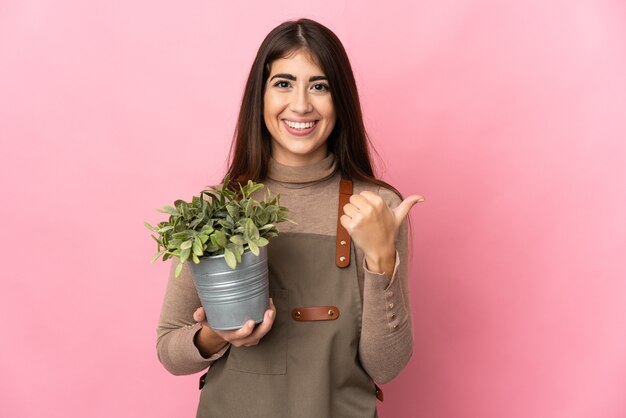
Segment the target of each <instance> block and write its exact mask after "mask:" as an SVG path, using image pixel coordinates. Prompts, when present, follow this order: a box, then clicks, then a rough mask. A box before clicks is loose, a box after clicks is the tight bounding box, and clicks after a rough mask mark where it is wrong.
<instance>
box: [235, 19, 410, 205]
mask: <svg viewBox="0 0 626 418" xmlns="http://www.w3.org/2000/svg"><path fill="white" fill-rule="evenodd" d="M299 49H305V50H307V51H308V52H310V54H311V56H312V57H313V58H314V59H315V60H316V61H317V64H318V65H319V66H320V67H321V68H322V70H323V71H324V73H325V75H326V77H327V78H328V84H329V87H330V91H331V95H332V100H333V105H334V107H335V112H336V114H337V121H336V123H335V127H334V129H333V131H332V132H331V134H330V136H329V137H328V149H329V151H331V152H332V153H333V154H335V158H336V160H337V167H338V169H339V170H340V171H341V173H342V175H343V176H345V177H348V178H351V179H357V180H363V181H367V182H369V183H374V184H377V185H380V186H384V187H386V188H389V189H391V190H393V191H394V192H395V193H397V194H398V196H400V197H401V198H402V195H401V194H400V192H398V190H396V189H395V188H394V187H393V186H391V185H389V184H387V183H386V182H384V181H382V180H379V179H377V178H376V177H375V176H374V171H373V169H372V164H371V160H370V148H372V149H373V146H372V144H371V142H370V140H369V138H368V136H367V133H366V132H365V126H364V124H363V116H362V113H361V103H360V101H359V95H358V92H357V88H356V81H355V80H354V74H353V73H352V67H351V66H350V61H349V60H348V55H347V54H346V51H345V49H344V47H343V45H342V44H341V41H340V40H339V38H337V36H336V35H335V34H334V33H333V32H332V31H331V30H330V29H328V28H327V27H325V26H323V25H321V24H320V23H317V22H315V21H313V20H310V19H299V20H297V21H289V22H284V23H282V24H280V25H279V26H277V27H276V28H274V29H273V30H272V31H271V32H270V33H269V34H268V35H267V37H266V38H265V39H264V40H263V43H262V44H261V46H260V47H259V50H258V52H257V55H256V57H255V59H254V62H253V64H252V68H251V69H250V75H249V76H248V81H247V82H246V87H245V90H244V94H243V99H242V101H241V110H240V112H239V118H238V120H237V127H236V129H235V134H234V137H233V143H232V144H231V148H230V154H229V160H230V161H231V163H230V166H229V168H228V170H227V173H228V175H230V178H231V179H232V180H233V183H236V182H245V181H247V180H248V179H250V180H253V181H260V180H262V179H264V178H265V177H266V175H267V169H268V161H269V158H270V152H271V146H270V143H271V136H270V133H269V131H268V130H267V127H266V126H265V122H264V120H263V95H264V93H265V84H266V82H267V79H268V77H269V76H270V69H271V65H272V62H273V61H274V60H276V59H280V58H285V57H287V56H289V55H290V54H291V53H293V52H295V51H297V50H299ZM235 185H236V184H233V186H235Z"/></svg>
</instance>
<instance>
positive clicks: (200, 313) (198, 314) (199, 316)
mask: <svg viewBox="0 0 626 418" xmlns="http://www.w3.org/2000/svg"><path fill="white" fill-rule="evenodd" d="M205 319H206V316H205V314H204V308H198V309H196V311H195V312H194V313H193V320H194V321H196V322H202V321H204V320H205Z"/></svg>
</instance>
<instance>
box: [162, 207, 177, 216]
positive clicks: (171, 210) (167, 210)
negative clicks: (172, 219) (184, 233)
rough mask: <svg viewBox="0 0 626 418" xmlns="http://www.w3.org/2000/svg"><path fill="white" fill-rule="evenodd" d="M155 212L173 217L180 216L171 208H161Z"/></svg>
mask: <svg viewBox="0 0 626 418" xmlns="http://www.w3.org/2000/svg"><path fill="white" fill-rule="evenodd" d="M157 211H158V212H161V213H169V214H170V215H175V216H179V215H180V213H178V211H177V210H176V209H174V208H173V207H171V206H163V208H162V209H157Z"/></svg>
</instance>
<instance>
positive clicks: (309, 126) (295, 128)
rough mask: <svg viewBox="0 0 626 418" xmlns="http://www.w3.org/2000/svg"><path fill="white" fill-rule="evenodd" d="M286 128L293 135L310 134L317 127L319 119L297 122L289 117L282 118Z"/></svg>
mask: <svg viewBox="0 0 626 418" xmlns="http://www.w3.org/2000/svg"><path fill="white" fill-rule="evenodd" d="M282 122H283V125H284V126H285V129H287V132H289V133H290V134H292V135H296V136H304V135H308V134H310V133H311V132H313V130H315V128H316V127H317V122H318V121H317V120H311V121H306V122H295V121H291V120H287V119H283V120H282Z"/></svg>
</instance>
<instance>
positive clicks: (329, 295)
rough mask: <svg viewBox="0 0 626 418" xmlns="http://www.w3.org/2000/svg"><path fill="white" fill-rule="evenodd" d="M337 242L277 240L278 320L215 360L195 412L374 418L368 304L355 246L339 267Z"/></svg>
mask: <svg viewBox="0 0 626 418" xmlns="http://www.w3.org/2000/svg"><path fill="white" fill-rule="evenodd" d="M342 207H343V204H341V203H340V207H339V208H340V211H341V208H342ZM344 231H345V230H344ZM338 236H339V234H338ZM342 236H343V235H342ZM338 243H339V239H338V238H336V237H333V236H327V235H318V234H306V233H297V232H292V233H289V232H285V233H281V234H280V235H279V236H277V237H274V238H272V239H271V241H270V245H269V246H268V258H269V280H270V296H271V297H272V299H273V301H274V305H275V306H276V319H275V320H274V325H273V326H272V329H271V330H270V332H268V333H267V335H265V336H264V337H263V338H262V339H261V341H260V342H259V344H257V345H256V346H253V347H233V346H231V347H230V349H229V350H228V351H227V352H226V353H225V354H224V356H223V357H222V358H220V359H218V360H217V361H215V362H214V363H213V364H212V365H211V367H210V369H209V371H208V372H207V373H206V375H205V376H203V381H204V385H203V387H202V393H201V396H200V404H199V406H198V414H197V417H202V418H207V417H220V418H265V417H268V418H269V417H272V418H275V417H284V418H309V417H310V418H324V417H329V418H330V417H339V418H351V417H354V418H367V417H375V416H376V386H375V385H374V382H373V381H372V380H371V378H370V377H369V376H368V375H367V373H366V372H365V370H363V368H362V367H361V365H360V363H359V359H358V347H359V338H360V333H361V317H362V303H361V296H360V292H359V284H358V278H357V274H356V269H355V267H354V263H349V258H350V257H349V256H350V254H349V253H350V252H352V259H354V249H353V248H352V246H351V243H350V242H349V240H348V242H347V245H346V242H345V241H343V244H342V245H344V246H345V247H346V248H343V249H342V250H343V251H344V254H345V250H347V251H348V254H347V255H348V257H344V256H342V257H340V258H341V259H342V262H343V264H344V265H346V266H345V267H344V268H339V267H338V265H340V264H341V263H340V262H339V261H337V262H336V259H338V258H339V257H338V255H337V254H338V252H336V251H337V249H338V248H339V244H338ZM346 258H347V260H346Z"/></svg>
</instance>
